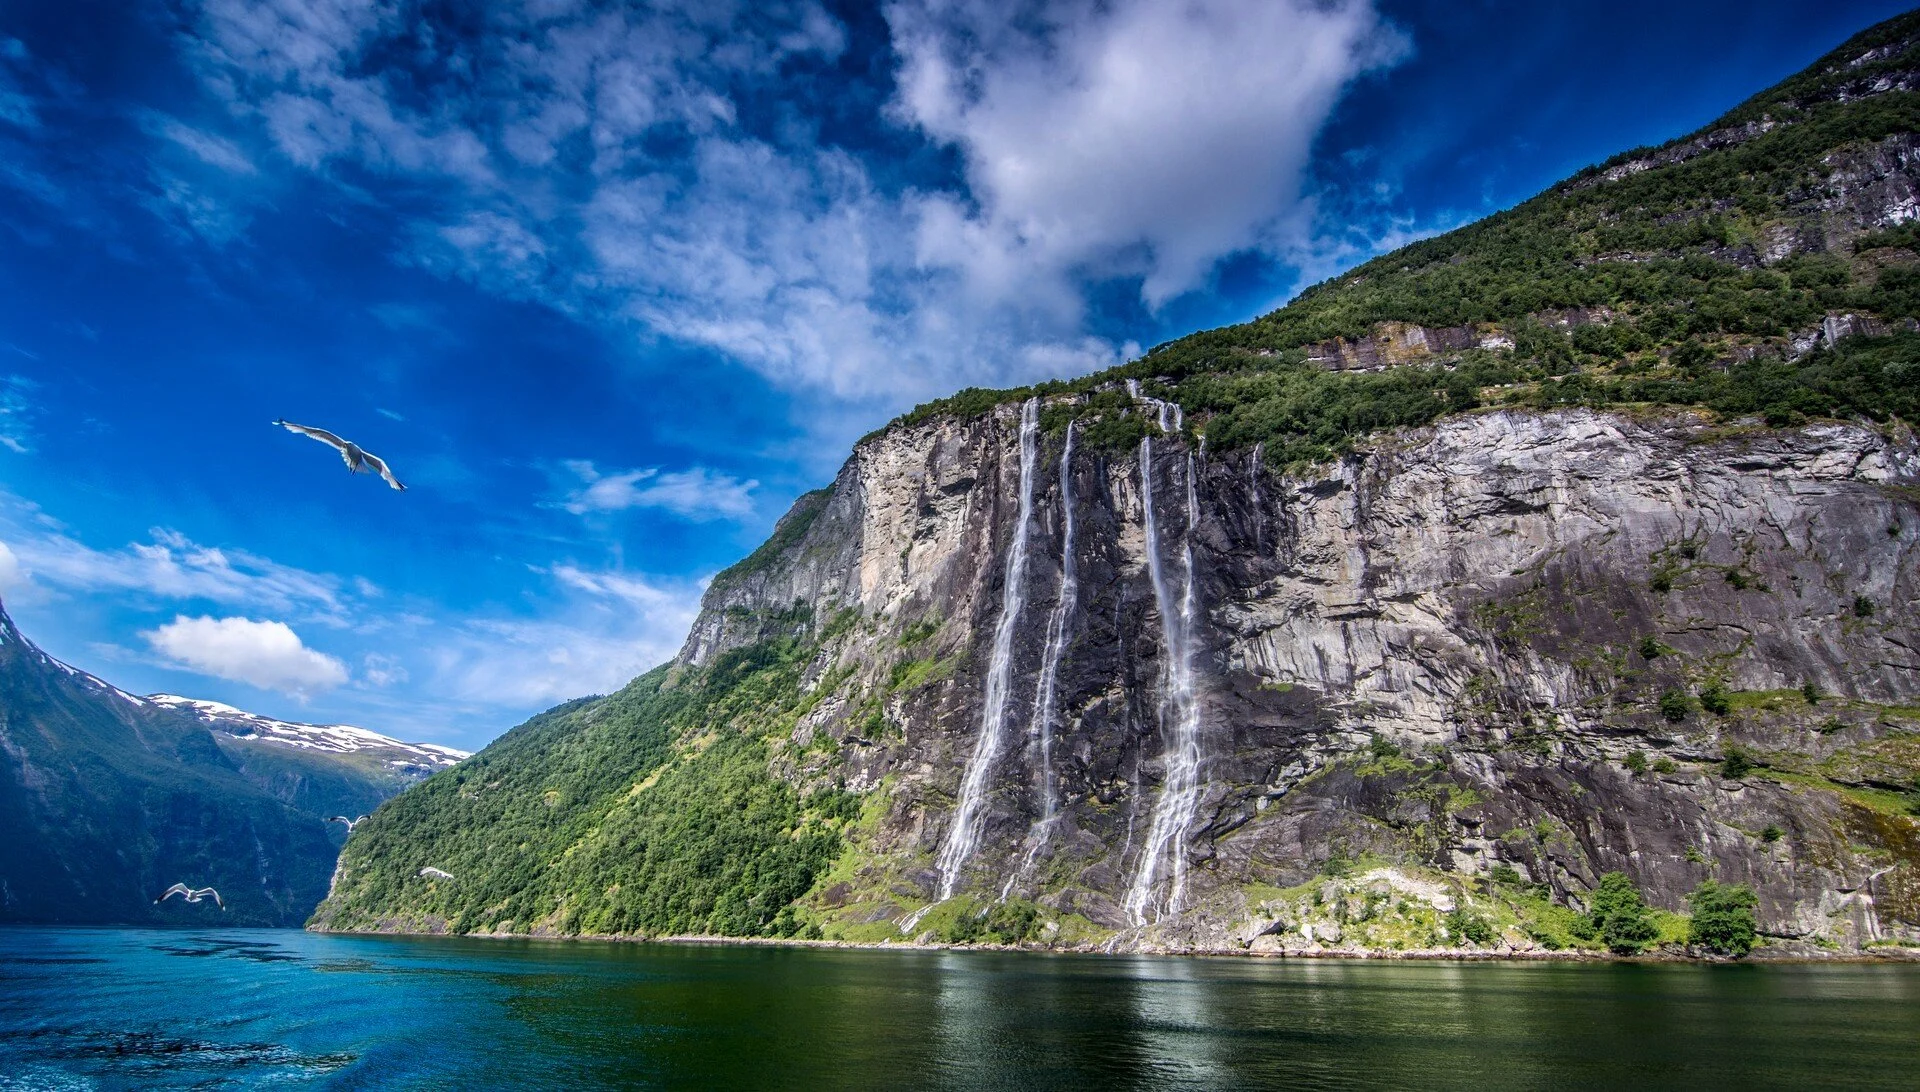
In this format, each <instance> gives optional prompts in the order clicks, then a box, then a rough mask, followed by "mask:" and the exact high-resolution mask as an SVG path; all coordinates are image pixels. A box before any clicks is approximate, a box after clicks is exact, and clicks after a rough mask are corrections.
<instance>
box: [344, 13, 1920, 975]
mask: <svg viewBox="0 0 1920 1092" xmlns="http://www.w3.org/2000/svg"><path fill="white" fill-rule="evenodd" d="M1915 71H1920V19H1916V18H1915V17H1913V16H1908V17H1903V18H1902V19H1899V20H1894V21H1892V22H1890V23H1887V24H1883V25H1882V26H1880V27H1876V28H1873V29H1871V30H1869V31H1867V32H1865V33H1863V34H1862V35H1860V36H1859V37H1857V38H1856V39H1854V40H1853V41H1851V42H1849V43H1847V44H1846V45H1844V46H1842V47H1841V49H1839V50H1837V51H1835V53H1833V54H1831V55H1830V56H1828V57H1826V58H1823V59H1822V60H1821V61H1820V62H1819V63H1818V64H1816V65H1815V66H1814V67H1813V68H1812V69H1809V70H1808V72H1807V73H1804V74H1802V75H1801V76H1797V77H1795V78H1794V79H1792V80H1789V81H1787V82H1786V83H1784V84H1782V85H1780V86H1779V87H1777V88H1775V89H1773V90H1771V91H1769V92H1767V93H1764V94H1762V95H1760V96H1757V97H1756V98H1755V99H1754V100H1751V101H1750V102H1749V103H1747V104H1745V105H1743V106H1742V107H1740V108H1739V109H1738V110H1736V111H1734V112H1733V113H1732V114H1730V115H1728V117H1727V118H1724V119H1722V120H1721V122H1718V123H1716V125H1715V126H1714V127H1711V128H1710V129H1709V130H1707V131H1705V132H1704V133H1703V134H1700V135H1695V136H1692V137H1686V138H1682V139H1681V140H1679V141H1676V142H1674V143H1673V144H1672V145H1669V146H1668V147H1667V148H1665V149H1653V150H1644V151H1639V152H1634V153H1628V154H1627V155H1626V156H1625V157H1622V158H1620V159H1618V160H1616V161H1615V162H1613V163H1610V164H1603V165H1601V166H1600V167H1597V168H1595V169H1594V170H1592V171H1589V172H1585V173H1583V174H1582V175H1581V176H1578V177H1576V178H1575V179H1572V180H1569V182H1568V183H1567V184H1565V185H1564V186H1561V187H1557V188H1556V189H1554V190H1552V191H1549V192H1548V193H1546V194H1543V195H1541V196H1540V197H1538V198H1535V199H1534V200H1533V201H1530V202H1527V203H1526V204H1524V205H1522V206H1520V207H1519V208H1517V209H1515V210H1512V211H1510V212H1508V213H1503V214H1501V215H1500V216H1497V217H1493V218H1491V219H1489V220H1487V221H1484V222H1483V223H1481V224H1477V225H1473V226H1472V227H1469V228H1466V229H1462V230H1461V231H1458V232H1454V233H1451V234H1449V235H1447V236H1442V237H1440V238H1438V239H1434V240H1429V241H1426V242H1422V243H1419V244H1415V245H1414V246H1412V247H1409V248H1406V249H1404V250H1402V251H1399V252H1396V253H1395V254H1393V255H1389V256H1386V257H1383V258H1381V259H1377V260H1376V261H1374V262H1371V263H1368V264H1367V265H1365V266H1362V267H1360V268H1359V269H1357V270H1355V271H1353V272H1351V273H1349V274H1346V275H1343V276H1342V277H1340V278H1336V279H1335V280H1333V281H1330V282H1328V283H1327V284H1325V285H1321V286H1317V287H1315V288H1314V289H1312V290H1309V291H1308V292H1307V293H1305V294H1303V296H1302V297H1301V299H1300V300H1298V301H1296V302H1295V303H1294V304H1292V305H1290V306H1289V307H1287V308H1284V309H1282V310H1281V311H1279V312H1276V313H1274V314H1273V315H1269V316H1266V317H1263V318H1262V319H1259V320H1256V321H1255V322H1252V323H1248V324H1246V325H1244V326H1241V327H1233V328H1229V329H1226V330H1219V331H1209V332H1205V333H1202V334H1196V335H1193V336H1192V337H1189V338H1185V339H1182V340H1181V341H1178V342H1175V343H1172V344H1171V345H1169V346H1163V347H1161V348H1159V349H1156V350H1155V351H1154V352H1153V353H1151V354H1149V355H1148V356H1147V357H1145V358H1143V359H1141V360H1139V361H1136V362H1134V363H1133V364H1130V365H1127V366H1126V367H1123V368H1121V369H1116V370H1115V371H1114V372H1112V373H1108V374H1105V375H1101V376H1094V377H1089V378H1086V379H1083V380H1078V381H1074V382H1064V383H1053V384H1046V385H1043V386H1041V387H1037V388H1030V389H1028V390H1024V391H1017V392H978V391H974V392H964V393H963V394H962V395H959V396H956V397H955V398H953V399H950V400H947V401H944V402H942V403H938V404H934V405H930V406H927V407H923V408H921V409H920V410H916V411H915V412H913V413H911V414H908V415H906V416H905V417H903V418H901V419H900V420H898V421H896V422H895V423H894V424H893V425H892V426H890V427H889V428H887V429H885V430H882V431H881V432H879V433H877V434H875V435H873V436H870V437H868V438H867V439H866V440H864V441H862V442H861V443H860V444H859V445H858V446H857V447H856V449H855V451H854V453H853V456H852V458H851V459H850V460H849V461H848V462H847V464H846V465H845V467H844V468H843V469H842V471H841V472H840V474H839V476H838V477H837V478H836V480H835V481H834V482H833V484H832V485H831V486H830V487H829V488H827V489H825V490H822V491H820V492H818V493H814V494H809V495H807V496H805V497H803V498H801V499H800V501H799V502H798V503H797V504H796V505H795V507H794V509H793V511H792V512H791V513H789V514H788V516H787V517H786V519H785V520H783V521H782V523H781V524H780V525H779V527H778V528H777V529H776V531H775V533H774V536H773V538H772V539H771V540H770V541H769V542H768V543H767V545H766V546H764V547H762V548H761V549H760V550H758V551H756V552H755V553H754V554H753V555H752V556H751V557H749V558H747V559H746V560H745V561H743V562H742V563H741V564H739V565H737V566H735V567H734V568H733V569H730V570H728V571H727V572H724V573H722V574H720V576H718V577H717V578H716V579H715V581H714V583H713V585H712V587H711V589H710V590H709V593H708V596H707V600H706V603H705V609H704V610H703V611H702V613H701V616H700V618H699V620H698V621H697V622H696V623H695V624H694V627H693V629H692V632H691V634H690V635H689V637H688V640H687V643H686V646H685V648H684V650H683V651H682V653H681V655H680V656H679V657H678V658H677V660H676V661H675V662H674V663H672V664H670V665H667V666H665V667H663V668H662V669H660V670H658V671H655V672H652V673H649V674H648V675H647V676H644V677H642V678H641V679H639V680H636V681H635V683H634V684H633V685H632V686H630V687H628V688H627V689H626V690H624V691H622V692H621V693H619V694H616V695H612V696H610V697H607V698H597V699H590V700H586V701H583V702H577V703H570V704H569V705H568V706H564V707H562V708H560V709H557V710H555V711H553V712H552V713H549V714H546V715H544V716H543V717H540V718H536V719H535V720H534V721H532V722H529V723H528V724H527V725H524V726H522V727H521V728H518V729H515V730H514V731H513V732H511V733H508V735H507V736H505V737H503V738H502V740H501V741H499V742H498V743H496V744H495V745H494V746H493V747H491V748H489V749H488V750H487V751H486V752H483V753H482V754H481V755H479V756H477V757H476V758H475V759H473V760H472V761H471V762H469V763H465V764H462V766H460V767H458V768H456V769H454V770H452V771H448V772H447V773H444V774H441V775H438V776H436V777H435V778H433V779H431V780H430V781H428V782H427V783H426V784H425V785H424V786H422V787H421V788H420V789H418V790H414V791H410V792H408V793H406V794H404V795H403V796H402V797H400V798H399V799H397V800H396V801H394V802H392V803H390V804H389V805H387V806H386V807H384V808H383V809H382V810H381V812H380V813H378V814H377V815H376V816H375V818H374V820H373V821H372V822H371V823H370V824H368V827H367V829H366V830H365V831H362V832H356V834H355V836H354V838H353V839H352V840H351V841H350V842H349V844H348V846H347V847H346V850H345V852H344V854H343V856H342V859H341V865H340V869H339V871H338V873H337V874H336V876H335V887H334V892H333V895H332V896H331V897H330V898H329V900H328V902H327V903H326V904H325V905H324V906H323V907H322V909H321V912H320V914H319V915H318V917H317V918H316V924H317V925H320V926H323V927H329V928H353V929H359V928H379V929H422V930H433V931H439V930H451V931H466V932H473V931H500V932H536V933H563V934H564V933H645V934H659V933H675V932H687V933H745V934H773V935H788V936H790V935H796V934H798V935H809V936H823V937H827V938H842V939H848V940H856V941H891V940H905V939H929V938H930V939H944V940H962V941H965V940H977V939H1001V940H1020V941H1025V942H1037V943H1047V944H1054V945H1069V946H1075V945H1077V946H1100V947H1109V948H1128V947H1130V948H1155V947H1165V948H1173V949H1186V950H1192V949H1223V948H1237V949H1252V950H1280V951H1328V950H1343V951H1362V950H1364V951H1387V950H1417V949H1438V948H1445V949H1450V950H1459V949H1462V948H1473V949H1491V950H1501V951H1513V950H1523V949H1540V948H1556V947H1568V946H1582V945H1591V944H1593V938H1592V936H1591V934H1590V933H1589V932H1583V929H1582V926H1581V923H1580V921H1579V920H1578V917H1577V912H1578V911H1580V910H1582V909H1585V908H1586V907H1587V906H1588V902H1589V899H1590V896H1591V894H1592V892H1593V891H1594V890H1595V888H1596V887H1597V885H1598V883H1599V880H1600V877H1601V876H1602V875H1603V874H1606V873H1609V872H1622V873H1625V874H1626V876H1627V877H1628V878H1629V879H1630V880H1631V881H1632V883H1633V884H1634V885H1636V886H1638V888H1639V889H1640V890H1641V891H1642V892H1643V893H1644V894H1645V896H1646V898H1647V900H1648V901H1649V902H1650V903H1651V904H1652V905H1653V906H1654V907H1655V908H1656V909H1657V910H1658V911H1659V913H1658V914H1656V915H1655V927H1656V928H1657V929H1658V930H1659V931H1660V933H1661V935H1662V937H1664V938H1665V939H1668V940H1677V939H1680V938H1681V937H1683V936H1684V933H1685V929H1684V920H1683V918H1682V916H1681V915H1683V914H1684V913H1685V912H1686V910H1687V908H1688V907H1687V897H1688V895H1689V893H1690V892H1693V891H1694V890H1696V888H1698V887H1699V885H1700V884H1701V883H1702V882H1703V881H1708V880H1712V881H1717V882H1719V883H1724V884H1744V885H1747V886H1750V887H1751V888H1752V890H1753V891H1754V892H1756V893H1757V895H1758V902H1759V905H1758V907H1757V917H1758V919H1759V923H1760V927H1761V929H1762V931H1763V932H1765V933H1768V934H1771V935H1773V936H1774V937H1776V938H1778V939H1779V940H1780V941H1781V942H1782V943H1783V945H1784V946H1786V947H1791V948H1793V950H1797V951H1803V952H1812V951H1816V950H1821V949H1825V950H1833V951H1858V950H1861V949H1863V948H1865V947H1867V946H1870V945H1881V944H1889V943H1895V942H1920V821H1917V820H1916V818H1915V814H1916V812H1915V808H1916V804H1920V791H1917V790H1920V782H1917V781H1916V780H1915V779H1916V777H1920V615H1916V607H1915V605H1914V604H1915V593H1916V590H1917V589H1916V586H1915V581H1916V577H1915V568H1914V561H1915V557H1914V551H1915V544H1916V542H1920V445H1917V442H1916V439H1915V436H1914V434H1913V432H1912V430H1911V428H1910V426H1909V424H1907V423H1906V422H1910V421H1912V420H1913V419H1914V417H1915V416H1916V414H1920V393H1917V392H1920V374H1917V373H1916V361H1920V337H1916V336H1915V335H1914V334H1913V333H1911V332H1903V331H1911V330H1912V329H1913V328H1914V325H1915V319H1916V317H1917V316H1916V311H1920V275H1916V271H1920V233H1916V232H1915V230H1914V228H1913V225H1912V223H1911V221H1913V219H1914V216H1915V211H1916V209H1920V205H1916V204H1915V199H1914V195H1915V193H1916V192H1920V190H1917V188H1916V183H1917V182H1920V165H1917V164H1916V162H1915V160H1914V157H1913V156H1912V154H1911V149H1912V134H1913V131H1914V129H1915V127H1916V122H1920V97H1916V96H1915V95H1914V93H1913V92H1911V91H1910V90H1909V85H1910V84H1911V83H1912V78H1911V77H1912V73H1913V72H1915ZM428 867H432V868H434V869H438V870H440V871H442V872H446V873H451V874H453V875H457V876H460V877H462V878H461V879H459V880H457V881H445V880H441V879H439V878H437V877H435V876H433V875H431V874H425V873H423V872H422V871H421V870H422V869H424V868H428Z"/></svg>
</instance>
